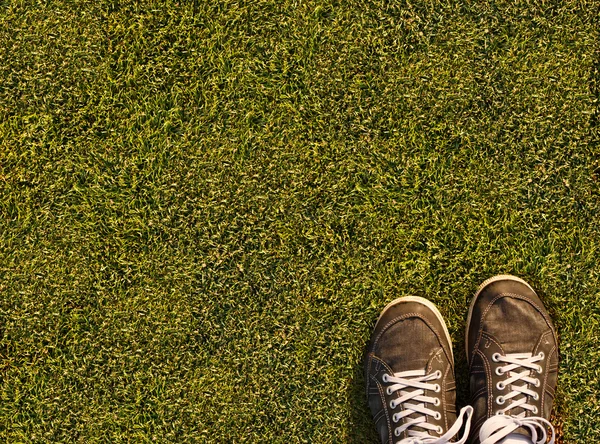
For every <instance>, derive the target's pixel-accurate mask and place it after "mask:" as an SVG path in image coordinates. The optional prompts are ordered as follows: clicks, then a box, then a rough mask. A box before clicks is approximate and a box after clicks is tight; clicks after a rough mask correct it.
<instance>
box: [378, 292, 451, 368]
mask: <svg viewBox="0 0 600 444" xmlns="http://www.w3.org/2000/svg"><path fill="white" fill-rule="evenodd" d="M401 302H417V303H419V304H422V305H424V306H426V307H427V308H429V309H430V310H431V311H432V312H433V314H435V315H436V316H437V318H438V319H439V321H440V323H441V324H442V326H443V327H444V333H445V334H446V339H447V340H448V344H449V345H450V354H451V355H452V362H454V351H453V350H452V339H451V338H450V333H448V327H446V322H444V318H443V317H442V314H441V313H440V311H439V310H438V309H437V307H436V306H435V305H433V303H432V302H430V301H428V300H427V299H425V298H422V297H420V296H403V297H401V298H398V299H394V300H393V301H392V302H390V303H389V304H387V305H386V306H385V308H384V309H383V310H382V311H381V314H380V315H379V318H377V323H379V320H380V319H381V317H382V316H383V314H384V313H385V312H386V311H387V310H388V309H389V308H391V307H393V306H394V305H396V304H398V303H401ZM375 325H377V324H375Z"/></svg>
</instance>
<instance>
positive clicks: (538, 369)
mask: <svg viewBox="0 0 600 444" xmlns="http://www.w3.org/2000/svg"><path fill="white" fill-rule="evenodd" d="M543 370H544V369H543V368H542V366H541V365H538V368H537V372H538V373H542V371H543Z"/></svg>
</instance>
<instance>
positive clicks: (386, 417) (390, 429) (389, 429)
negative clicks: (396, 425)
mask: <svg viewBox="0 0 600 444" xmlns="http://www.w3.org/2000/svg"><path fill="white" fill-rule="evenodd" d="M369 376H370V377H371V379H373V382H375V385H376V386H377V388H378V389H379V396H380V398H381V403H382V404H383V411H384V413H385V420H386V422H387V426H388V427H387V429H388V439H389V442H393V440H394V438H392V426H391V422H390V414H389V412H388V405H387V401H386V400H385V394H384V391H383V387H382V386H381V384H380V383H379V381H378V380H377V378H375V376H374V375H369Z"/></svg>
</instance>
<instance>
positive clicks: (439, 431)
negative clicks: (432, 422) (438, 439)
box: [436, 426, 444, 435]
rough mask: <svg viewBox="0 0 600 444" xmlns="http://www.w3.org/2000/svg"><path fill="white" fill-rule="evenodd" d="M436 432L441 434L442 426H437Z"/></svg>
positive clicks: (442, 431)
mask: <svg viewBox="0 0 600 444" xmlns="http://www.w3.org/2000/svg"><path fill="white" fill-rule="evenodd" d="M436 432H437V433H438V435H441V434H442V433H444V429H443V428H442V426H438V428H437V429H436Z"/></svg>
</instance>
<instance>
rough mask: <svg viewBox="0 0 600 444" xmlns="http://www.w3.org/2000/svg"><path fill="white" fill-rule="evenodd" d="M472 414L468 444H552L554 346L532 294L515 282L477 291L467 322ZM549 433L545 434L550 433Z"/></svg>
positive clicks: (488, 284)
mask: <svg viewBox="0 0 600 444" xmlns="http://www.w3.org/2000/svg"><path fill="white" fill-rule="evenodd" d="M465 340H466V350H467V360H468V361H469V375H470V384H471V403H472V405H473V407H474V409H475V413H474V418H473V429H472V430H471V435H470V438H469V442H471V443H473V444H479V443H481V444H493V443H503V442H524V443H536V444H538V443H540V444H544V443H546V441H547V439H548V435H549V437H550V443H553V442H554V429H553V428H552V425H551V424H550V422H549V421H548V419H549V418H550V411H551V410H552V402H553V400H554V390H555V388H556V380H557V375H558V341H557V338H556V332H555V330H554V327H553V326H552V321H551V320H550V316H549V315H548V312H547V311H546V309H545V308H544V305H543V304H542V301H541V300H540V298H539V297H538V295H537V294H536V293H535V291H533V289H532V288H531V287H530V286H529V284H527V283H526V282H525V281H524V280H522V279H519V278H517V277H514V276H508V275H502V276H496V277H493V278H491V279H488V280H487V281H485V282H484V283H483V284H481V286H480V287H479V290H478V291H477V293H475V297H474V298H473V302H472V303H471V308H470V309H469V317H468V319H467V331H466V338H465ZM548 431H549V433H548Z"/></svg>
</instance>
